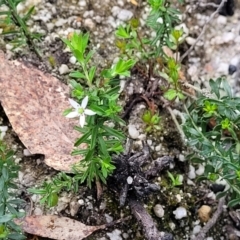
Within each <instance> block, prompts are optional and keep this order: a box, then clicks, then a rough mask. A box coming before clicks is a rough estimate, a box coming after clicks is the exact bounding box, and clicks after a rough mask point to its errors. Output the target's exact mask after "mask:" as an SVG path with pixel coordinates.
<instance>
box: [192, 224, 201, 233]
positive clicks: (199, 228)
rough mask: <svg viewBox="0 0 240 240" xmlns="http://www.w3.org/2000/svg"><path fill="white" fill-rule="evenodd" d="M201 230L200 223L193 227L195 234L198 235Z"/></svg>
mask: <svg viewBox="0 0 240 240" xmlns="http://www.w3.org/2000/svg"><path fill="white" fill-rule="evenodd" d="M200 231H201V226H200V225H197V226H195V227H194V228H193V231H192V232H193V234H194V235H196V234H198V233H199V232H200Z"/></svg>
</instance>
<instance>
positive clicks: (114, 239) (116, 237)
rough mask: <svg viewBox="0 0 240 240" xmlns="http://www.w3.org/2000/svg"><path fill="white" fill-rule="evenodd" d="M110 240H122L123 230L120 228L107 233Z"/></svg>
mask: <svg viewBox="0 0 240 240" xmlns="http://www.w3.org/2000/svg"><path fill="white" fill-rule="evenodd" d="M107 235H108V237H109V238H110V240H122V237H121V231H120V230H118V229H115V230H113V231H112V232H110V233H107Z"/></svg>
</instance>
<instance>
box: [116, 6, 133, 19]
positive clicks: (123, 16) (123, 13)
mask: <svg viewBox="0 0 240 240" xmlns="http://www.w3.org/2000/svg"><path fill="white" fill-rule="evenodd" d="M132 16H133V13H132V12H131V11H129V10H126V9H121V10H120V12H119V13H118V15H117V18H118V19H119V20H122V21H128V20H129V19H131V18H132Z"/></svg>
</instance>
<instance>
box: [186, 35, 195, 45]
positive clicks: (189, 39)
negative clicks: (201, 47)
mask: <svg viewBox="0 0 240 240" xmlns="http://www.w3.org/2000/svg"><path fill="white" fill-rule="evenodd" d="M186 42H187V44H189V45H193V44H194V43H195V42H196V39H195V38H192V37H186Z"/></svg>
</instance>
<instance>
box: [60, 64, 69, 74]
mask: <svg viewBox="0 0 240 240" xmlns="http://www.w3.org/2000/svg"><path fill="white" fill-rule="evenodd" d="M58 71H59V73H60V75H63V74H67V73H69V68H68V66H67V65H66V64H62V65H61V66H60V67H59V69H58Z"/></svg>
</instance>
